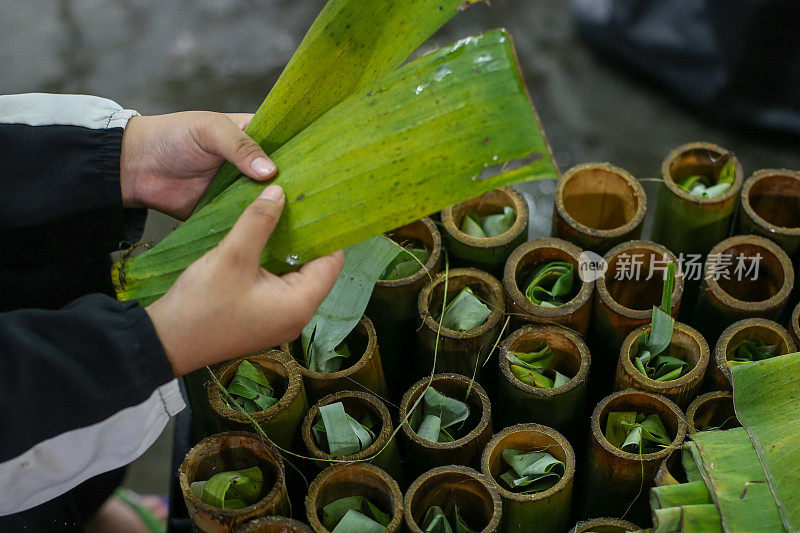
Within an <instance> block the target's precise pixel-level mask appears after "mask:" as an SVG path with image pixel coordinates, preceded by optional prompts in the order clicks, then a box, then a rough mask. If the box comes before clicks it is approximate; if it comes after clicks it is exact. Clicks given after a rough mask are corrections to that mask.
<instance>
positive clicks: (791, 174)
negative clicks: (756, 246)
mask: <svg viewBox="0 0 800 533" xmlns="http://www.w3.org/2000/svg"><path fill="white" fill-rule="evenodd" d="M773 178H783V179H785V180H787V181H788V182H791V183H792V184H793V185H794V186H795V187H796V188H798V189H800V172H797V171H795V170H789V169H786V168H764V169H761V170H757V171H756V172H754V173H753V175H752V176H750V177H749V178H747V180H745V182H744V185H743V186H742V194H741V197H740V198H741V204H742V209H743V210H744V212H745V213H746V214H747V216H748V217H750V218H751V219H752V220H753V221H755V222H756V223H758V225H759V226H762V227H764V229H766V230H767V231H769V232H770V233H772V234H776V235H783V236H787V237H797V236H800V226H778V225H777V224H773V223H771V222H769V221H768V220H767V219H765V218H764V217H762V216H761V215H760V214H759V213H758V211H756V209H755V208H754V207H753V204H752V203H751V201H750V198H751V194H752V192H753V187H757V186H758V185H759V184H760V182H762V181H765V180H769V179H773Z"/></svg>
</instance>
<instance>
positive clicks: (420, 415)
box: [409, 387, 469, 442]
mask: <svg viewBox="0 0 800 533" xmlns="http://www.w3.org/2000/svg"><path fill="white" fill-rule="evenodd" d="M412 415H414V416H412V417H411V420H410V421H409V423H410V424H411V429H413V430H414V431H415V432H416V433H417V435H419V436H420V437H422V438H423V439H426V440H429V441H433V442H450V441H452V440H454V439H453V437H452V435H450V433H449V432H448V431H447V429H449V428H453V427H455V426H457V425H458V424H460V423H462V422H464V421H465V420H466V419H467V418H468V417H469V406H467V404H466V403H464V402H462V401H459V400H456V399H455V398H450V397H449V396H445V395H443V394H441V393H439V391H437V390H436V389H434V388H433V387H428V388H427V389H425V395H424V397H423V402H422V404H421V405H418V406H417V408H416V409H415V410H414V413H412Z"/></svg>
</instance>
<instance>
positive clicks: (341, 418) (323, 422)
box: [311, 402, 375, 457]
mask: <svg viewBox="0 0 800 533" xmlns="http://www.w3.org/2000/svg"><path fill="white" fill-rule="evenodd" d="M319 414H320V419H319V420H318V421H317V422H316V423H315V424H314V425H313V426H312V427H311V430H312V431H313V433H314V438H315V439H316V441H317V444H318V445H319V447H320V449H322V450H325V449H327V450H328V453H330V454H331V455H332V456H334V457H344V456H347V455H354V454H357V453H359V452H362V451H364V450H366V449H367V448H369V446H370V445H371V444H372V442H373V441H374V440H375V433H373V432H372V429H373V427H374V426H375V420H374V419H373V418H372V417H371V416H369V415H365V416H364V417H362V419H361V420H360V421H359V420H356V419H355V418H353V417H352V416H350V415H348V414H347V412H346V411H345V410H344V405H343V404H342V402H336V403H331V404H328V405H323V406H322V407H320V408H319Z"/></svg>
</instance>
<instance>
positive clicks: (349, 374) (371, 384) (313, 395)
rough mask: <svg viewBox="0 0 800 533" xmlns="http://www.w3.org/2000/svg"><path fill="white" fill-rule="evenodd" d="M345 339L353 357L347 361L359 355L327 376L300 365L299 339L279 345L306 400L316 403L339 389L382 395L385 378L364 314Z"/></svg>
mask: <svg viewBox="0 0 800 533" xmlns="http://www.w3.org/2000/svg"><path fill="white" fill-rule="evenodd" d="M346 340H347V343H348V345H349V346H350V352H351V353H352V354H353V355H352V356H351V357H350V358H348V361H352V360H354V359H355V356H356V355H357V354H359V353H360V354H361V356H360V357H359V358H358V360H356V362H355V363H353V364H352V365H350V366H348V367H347V368H343V369H342V370H339V371H338V372H330V373H328V374H323V373H321V372H312V371H311V370H309V369H308V368H306V367H305V366H304V363H303V362H304V357H303V349H302V347H301V346H300V340H299V339H298V340H296V341H294V342H292V343H288V344H282V345H281V351H283V352H285V353H288V354H289V355H291V356H292V357H294V359H295V360H296V361H297V362H298V365H299V366H300V373H301V374H302V375H303V381H304V382H305V387H306V394H308V398H309V400H311V401H313V400H317V399H319V398H322V397H323V396H325V395H326V394H331V393H334V392H339V391H343V390H364V391H367V392H371V393H373V394H377V395H378V396H386V390H387V389H386V376H385V375H384V373H383V365H382V364H381V354H380V351H379V350H378V335H377V333H376V332H375V327H374V326H373V325H372V321H371V320H370V319H369V318H367V316H366V315H365V316H362V317H361V320H360V321H359V322H358V324H356V327H355V328H353V331H352V332H350V335H348V336H347V339H346ZM345 364H347V361H346V362H345Z"/></svg>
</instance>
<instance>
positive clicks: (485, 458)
mask: <svg viewBox="0 0 800 533" xmlns="http://www.w3.org/2000/svg"><path fill="white" fill-rule="evenodd" d="M534 432H535V433H541V434H544V435H547V436H548V437H550V438H551V439H552V440H554V441H555V443H556V445H557V446H558V448H560V449H561V452H562V454H563V455H564V459H560V458H559V457H557V456H556V455H555V454H552V455H553V456H554V457H556V458H557V459H559V460H560V461H563V462H564V475H563V476H561V479H559V480H558V483H556V484H555V485H553V486H552V487H550V488H549V489H547V490H543V491H539V492H534V493H531V494H521V493H518V492H511V491H510V490H508V489H506V488H505V487H503V486H502V485H501V484H500V482H499V481H497V479H496V477H495V474H494V473H493V472H492V456H493V452H495V450H496V449H497V448H498V447H499V446H500V445H501V444H502V443H503V441H504V440H505V439H506V438H507V437H509V436H510V435H513V434H517V433H534ZM548 447H549V446H548ZM505 449H506V448H503V450H505ZM503 450H499V451H498V453H497V457H498V460H499V461H502V458H501V457H500V454H502V452H503ZM523 451H524V450H523ZM529 451H541V450H539V449H537V448H534V449H531V450H529ZM548 453H549V452H548ZM501 464H502V463H501ZM509 468H510V467H509ZM481 472H483V474H484V475H485V476H486V477H487V478H488V479H489V482H490V483H491V485H492V486H493V487H494V488H495V489H496V490H497V492H498V494H500V496H501V497H502V498H503V499H506V500H512V501H516V502H523V503H530V502H535V501H539V500H546V499H548V498H551V497H553V496H554V495H555V494H557V493H558V492H559V491H561V490H563V489H564V487H566V486H567V485H568V484H570V483H572V482H573V480H574V478H575V451H574V450H573V449H572V445H571V444H570V443H569V441H568V440H567V439H566V438H565V437H564V435H562V434H561V433H559V432H558V431H556V430H555V429H553V428H551V427H547V426H543V425H541V424H536V423H533V422H530V423H526V424H516V425H513V426H509V427H507V428H505V429H503V430H502V431H500V432H498V433H495V434H494V436H493V437H492V440H490V441H489V443H488V444H487V445H486V448H485V449H484V450H483V454H482V455H481ZM497 475H498V476H499V475H500V472H499V471H498V473H497Z"/></svg>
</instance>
